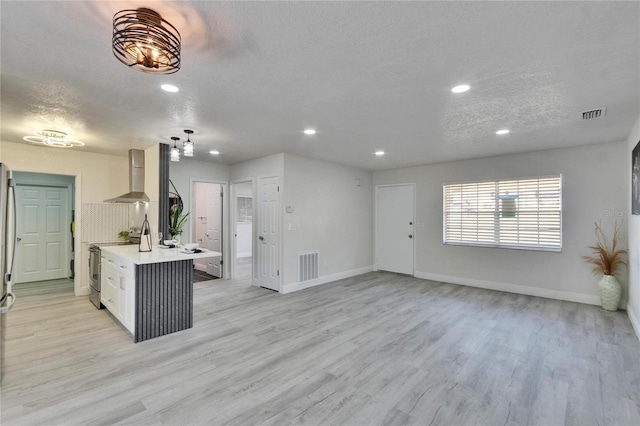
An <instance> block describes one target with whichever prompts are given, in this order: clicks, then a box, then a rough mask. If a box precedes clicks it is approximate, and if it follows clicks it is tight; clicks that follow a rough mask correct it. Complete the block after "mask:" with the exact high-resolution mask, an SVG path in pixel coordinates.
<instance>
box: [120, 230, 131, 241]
mask: <svg viewBox="0 0 640 426" xmlns="http://www.w3.org/2000/svg"><path fill="white" fill-rule="evenodd" d="M118 238H121V239H122V240H123V241H129V231H120V232H118Z"/></svg>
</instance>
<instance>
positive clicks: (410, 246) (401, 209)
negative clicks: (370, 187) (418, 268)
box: [376, 185, 414, 275]
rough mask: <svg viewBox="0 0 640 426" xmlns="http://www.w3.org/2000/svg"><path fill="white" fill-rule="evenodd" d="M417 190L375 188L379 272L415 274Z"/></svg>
mask: <svg viewBox="0 0 640 426" xmlns="http://www.w3.org/2000/svg"><path fill="white" fill-rule="evenodd" d="M413 212H414V186H413V185H394V186H378V187H376V265H377V269H378V270H382V271H390V272H398V273H401V274H411V275H413V274H414V265H413V263H414V260H413V259H414V240H413V232H414V217H413V214H414V213H413Z"/></svg>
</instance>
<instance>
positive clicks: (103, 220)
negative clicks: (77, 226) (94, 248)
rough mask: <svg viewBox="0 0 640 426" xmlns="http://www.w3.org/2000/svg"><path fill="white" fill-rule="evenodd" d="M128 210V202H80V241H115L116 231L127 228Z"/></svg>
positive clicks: (116, 238) (116, 237)
mask: <svg viewBox="0 0 640 426" xmlns="http://www.w3.org/2000/svg"><path fill="white" fill-rule="evenodd" d="M129 210H130V206H129V204H91V203H84V204H82V211H81V213H80V214H81V216H80V217H81V227H82V228H81V231H82V232H81V235H82V242H84V243H87V242H89V243H102V242H110V241H117V240H118V232H120V231H125V230H128V229H129Z"/></svg>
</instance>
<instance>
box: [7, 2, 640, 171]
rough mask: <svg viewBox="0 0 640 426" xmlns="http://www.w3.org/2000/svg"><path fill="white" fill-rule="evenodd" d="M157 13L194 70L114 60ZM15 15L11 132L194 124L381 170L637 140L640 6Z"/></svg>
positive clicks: (139, 139)
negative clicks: (132, 30) (599, 113)
mask: <svg viewBox="0 0 640 426" xmlns="http://www.w3.org/2000/svg"><path fill="white" fill-rule="evenodd" d="M142 6H147V7H152V8H153V9H155V10H156V11H158V12H159V13H161V14H162V15H163V17H164V18H165V19H167V20H168V21H170V22H171V23H172V24H174V25H175V26H176V27H177V28H178V30H179V31H180V33H181V35H182V42H183V53H182V69H181V70H180V71H179V72H178V73H177V74H174V75H171V76H156V75H149V74H143V73H140V72H136V71H133V70H130V69H127V67H125V66H124V65H122V64H121V63H120V62H118V61H117V60H116V59H115V58H114V57H113V54H112V53H111V44H110V43H111V19H112V16H113V14H114V13H115V12H117V11H119V10H121V9H128V8H134V9H135V8H138V7H142ZM0 19H1V36H2V42H1V43H2V44H1V52H0V54H1V57H0V59H1V66H2V68H1V72H2V76H1V78H2V80H1V107H2V110H1V120H2V121H1V126H2V127H1V133H0V137H1V139H2V140H3V141H9V142H20V143H24V142H23V141H22V136H24V135H28V134H31V132H32V131H33V130H35V129H42V128H54V129H58V130H63V131H67V132H68V133H69V134H70V135H71V136H72V137H73V138H75V139H80V140H82V141H84V142H85V143H86V146H85V147H82V148H74V149H81V150H86V151H92V152H103V153H111V154H116V155H126V151H127V150H128V149H130V148H147V147H149V146H151V145H153V144H156V143H160V142H164V143H170V142H171V141H170V139H169V138H170V137H171V136H180V137H184V136H185V135H184V133H183V130H184V129H185V128H190V129H193V130H195V134H194V135H193V137H192V138H191V140H192V141H194V142H195V144H196V158H197V159H201V160H207V161H215V162H222V163H226V164H233V163H237V162H239V161H244V160H249V159H253V158H257V157H261V156H265V155H269V154H275V153H279V152H290V153H295V154H299V155H304V156H309V157H315V158H319V159H324V160H328V161H334V162H338V163H342V164H347V165H352V166H357V167H362V168H366V169H371V170H379V169H387V168H395V167H404V166H411V165H417V164H427V163H435V162H443V161H451V160H458V159H468V158H478V157H487V156H494V155H500V154H507V153H517V152H526V151H534V150H540V149H548V148H554V147H568V146H576V145H584V144H595V143H602V142H613V141H620V140H624V139H625V138H626V136H627V133H628V132H629V130H630V128H631V126H632V125H633V122H634V120H635V119H637V117H638V114H639V113H640V3H638V2H238V3H235V2H190V1H183V2H148V1H147V2H146V3H136V2H130V1H127V2H112V1H109V2H53V1H43V2H6V1H3V2H2V3H1V6H0ZM163 83H172V84H175V85H177V86H178V87H179V88H180V92H178V93H175V94H171V93H166V92H163V91H161V90H160V89H159V86H160V85H161V84H163ZM460 83H467V84H469V85H471V90H470V91H469V92H467V93H464V94H459V95H454V94H452V93H451V91H450V90H451V87H453V86H454V85H457V84H460ZM603 106H606V107H607V115H606V116H605V117H604V118H601V119H597V120H592V121H583V120H582V117H581V112H582V111H584V110H589V109H592V108H597V107H603ZM305 127H315V128H317V129H318V134H317V135H316V136H313V137H308V136H305V135H303V134H302V130H303V129H304V128H305ZM500 128H509V129H511V133H510V134H509V135H506V136H502V137H499V136H496V135H495V131H496V130H498V129H500ZM42 149H55V148H47V147H43V148H42ZM210 149H217V150H219V151H220V152H221V155H220V156H219V157H213V156H211V155H209V154H208V151H209V150H210ZM378 149H383V150H385V151H386V152H387V155H386V156H384V157H375V156H374V155H373V152H374V151H375V150H378Z"/></svg>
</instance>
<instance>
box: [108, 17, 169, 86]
mask: <svg viewBox="0 0 640 426" xmlns="http://www.w3.org/2000/svg"><path fill="white" fill-rule="evenodd" d="M111 41H112V46H113V55H114V56H115V57H116V58H117V59H118V60H119V61H120V62H122V63H123V64H125V65H127V66H128V67H130V68H132V69H134V70H137V71H142V72H145V73H148V74H173V73H175V72H178V70H180V33H179V32H178V30H177V29H176V28H175V27H174V26H173V25H171V24H170V23H169V22H167V21H165V20H164V19H162V16H160V14H159V13H158V12H156V11H154V10H151V9H147V8H144V7H141V8H139V9H136V10H133V9H127V10H121V11H120V12H118V13H116V14H115V15H113V38H112V40H111Z"/></svg>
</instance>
